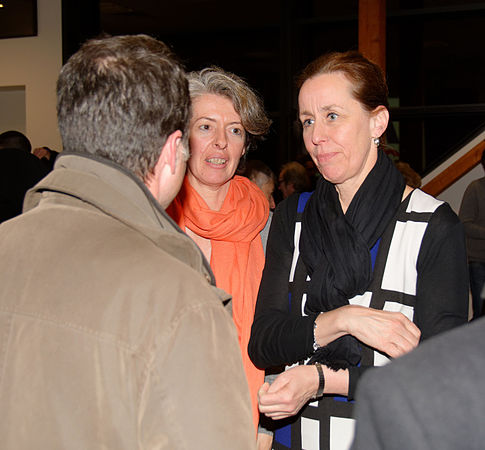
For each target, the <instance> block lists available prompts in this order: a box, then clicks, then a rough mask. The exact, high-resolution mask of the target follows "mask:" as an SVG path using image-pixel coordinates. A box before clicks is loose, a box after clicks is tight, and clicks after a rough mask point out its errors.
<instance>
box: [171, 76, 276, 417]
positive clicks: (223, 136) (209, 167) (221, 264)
mask: <svg viewBox="0 0 485 450" xmlns="http://www.w3.org/2000/svg"><path fill="white" fill-rule="evenodd" d="M188 79H189V88H190V94H191V99H192V119H191V122H190V150H191V157H190V159H189V162H188V170H187V174H186V177H185V180H184V183H183V186H182V188H181V190H180V192H179V194H178V196H177V197H176V199H175V200H174V202H173V203H172V205H171V206H170V207H169V209H168V210H167V211H168V213H169V214H170V215H171V216H172V217H173V219H174V220H175V221H176V222H177V223H178V224H179V226H180V227H181V228H182V229H183V230H185V231H186V233H187V234H188V235H189V236H190V237H192V238H193V239H194V241H195V242H196V243H197V244H198V245H199V247H200V248H201V250H202V251H203V253H204V254H205V256H206V257H207V259H208V260H209V261H210V265H211V267H212V270H213V272H214V275H215V278H216V283H217V286H218V287H220V288H221V289H224V290H225V291H226V292H228V293H230V294H231V295H232V315H233V319H234V323H235V325H236V329H237V332H238V337H239V345H240V347H241V355H242V360H243V365H244V369H245V372H246V377H247V380H248V385H249V391H250V395H251V402H252V407H253V420H254V424H255V426H257V424H258V420H259V411H258V401H257V392H258V389H259V388H260V386H261V385H262V384H263V381H264V371H262V370H260V369H258V368H257V367H255V366H254V364H253V363H252V362H251V360H250V359H249V357H248V352H247V346H248V342H249V336H250V333H251V325H252V322H253V317H254V308H255V304H256V297H257V294H258V288H259V282H260V280H261V273H262V270H263V266H264V253H263V246H262V242H261V237H260V232H261V230H262V229H263V228H264V226H265V224H266V221H267V220H268V213H269V205H268V200H267V199H266V197H265V195H264V194H263V193H262V191H261V190H260V189H259V188H258V187H257V186H256V185H255V184H253V183H252V182H250V181H249V180H248V179H246V178H244V177H241V176H234V174H235V172H236V169H237V167H238V165H239V160H240V159H241V157H242V156H243V155H244V154H245V153H246V151H247V150H248V149H249V148H250V147H251V146H252V145H254V143H255V141H256V140H257V139H258V138H261V137H262V136H263V135H265V134H266V133H267V131H268V129H269V126H270V123H271V122H270V120H269V119H268V118H267V117H266V115H265V113H264V109H263V106H262V102H261V101H260V99H259V98H258V97H257V95H256V94H255V93H254V92H253V91H252V90H251V88H250V87H249V86H248V85H247V84H246V83H245V82H244V81H243V80H241V79H240V78H239V77H237V76H235V75H234V74H231V73H228V72H224V71H223V70H222V69H219V68H217V67H211V68H206V69H203V70H201V71H200V72H192V73H189V74H188Z"/></svg>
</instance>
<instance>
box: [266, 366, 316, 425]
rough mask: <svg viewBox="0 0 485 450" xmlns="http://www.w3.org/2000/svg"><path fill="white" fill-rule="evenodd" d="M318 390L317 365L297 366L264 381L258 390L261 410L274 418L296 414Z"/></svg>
mask: <svg viewBox="0 0 485 450" xmlns="http://www.w3.org/2000/svg"><path fill="white" fill-rule="evenodd" d="M317 390H318V372H317V369H316V368H315V366H296V367H293V368H291V369H289V370H287V371H285V372H283V373H281V374H280V375H278V377H277V378H276V380H275V381H274V382H273V383H272V384H271V385H270V384H269V383H264V384H263V385H262V386H261V388H260V389H259V392H258V400H259V410H260V411H261V412H262V413H264V414H266V415H267V416H268V417H271V418H272V419H274V420H279V419H285V418H286V417H290V416H294V415H295V414H297V413H298V411H300V409H301V408H302V407H303V406H304V405H305V404H306V403H307V402H308V400H310V399H311V398H312V397H313V396H314V395H315V394H316V393H317Z"/></svg>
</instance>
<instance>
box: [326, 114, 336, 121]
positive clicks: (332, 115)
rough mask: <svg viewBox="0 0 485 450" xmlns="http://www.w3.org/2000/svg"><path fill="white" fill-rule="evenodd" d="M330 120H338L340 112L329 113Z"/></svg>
mask: <svg viewBox="0 0 485 450" xmlns="http://www.w3.org/2000/svg"><path fill="white" fill-rule="evenodd" d="M327 117H328V118H329V119H330V120H336V119H337V117H338V114H336V113H329V114H328V116H327Z"/></svg>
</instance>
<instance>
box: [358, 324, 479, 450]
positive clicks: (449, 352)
mask: <svg viewBox="0 0 485 450" xmlns="http://www.w3.org/2000/svg"><path fill="white" fill-rule="evenodd" d="M484 342H485V318H482V319H479V320H476V321H474V322H472V323H470V324H465V325H462V326H461V327H458V328H455V329H454V330H451V331H448V332H446V333H443V334H441V335H439V336H437V337H434V338H431V339H430V340H428V341H426V342H424V343H422V344H421V345H420V346H419V347H418V348H417V349H416V350H414V351H412V352H411V353H409V354H408V355H405V356H403V357H401V358H399V359H398V360H396V361H394V362H392V363H390V364H389V365H388V366H385V367H382V368H376V369H372V370H369V371H368V372H367V373H366V374H365V375H364V377H363V378H362V379H361V382H360V384H359V387H358V389H357V400H356V409H355V416H356V419H357V424H356V430H355V432H356V434H355V440H354V443H353V446H352V449H353V450H362V449H369V450H370V449H372V450H379V449H386V450H394V449H395V450H397V449H399V450H400V449H420V450H426V449H437V450H438V449H439V450H448V449H449V450H451V449H467V450H473V449H483V448H484V443H485V426H484V417H485V383H484V382H483V374H484V372H485V348H484Z"/></svg>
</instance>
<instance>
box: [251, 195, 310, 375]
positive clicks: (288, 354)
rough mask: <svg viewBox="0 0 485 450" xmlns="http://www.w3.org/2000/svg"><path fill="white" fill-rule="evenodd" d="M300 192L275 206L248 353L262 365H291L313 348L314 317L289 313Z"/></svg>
mask: <svg viewBox="0 0 485 450" xmlns="http://www.w3.org/2000/svg"><path fill="white" fill-rule="evenodd" d="M297 202H298V195H293V196H290V197H289V198H288V199H286V200H284V201H283V202H281V203H280V204H279V205H278V207H277V208H276V210H275V212H274V215H273V220H272V222H271V229H270V233H269V238H268V244H267V249H266V264H265V267H264V270H263V276H262V280H261V285H260V288H259V293H258V300H257V303H256V311H255V316H254V321H253V326H252V329H251V339H250V341H249V347H248V352H249V356H250V358H251V359H252V361H253V363H254V364H255V365H256V366H258V367H261V368H268V367H272V366H281V365H285V364H291V363H294V362H296V361H299V360H301V359H304V358H305V357H307V356H308V355H309V354H311V352H312V351H313V348H312V345H313V322H314V320H315V316H314V315H313V316H308V317H296V316H295V317H294V316H290V306H289V296H288V292H289V291H288V279H289V274H290V269H291V263H292V258H293V250H294V237H293V232H294V226H295V220H296V208H297Z"/></svg>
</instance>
